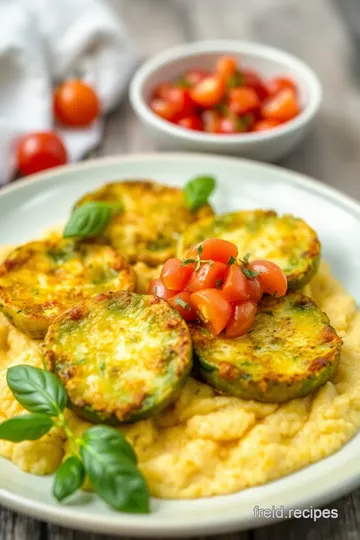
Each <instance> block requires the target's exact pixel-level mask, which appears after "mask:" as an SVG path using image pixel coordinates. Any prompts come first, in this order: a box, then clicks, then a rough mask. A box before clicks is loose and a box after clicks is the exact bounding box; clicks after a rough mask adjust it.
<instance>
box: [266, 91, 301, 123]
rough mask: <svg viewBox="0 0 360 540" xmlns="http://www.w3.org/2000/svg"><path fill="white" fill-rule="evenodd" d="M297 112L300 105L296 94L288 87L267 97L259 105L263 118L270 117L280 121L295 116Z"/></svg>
mask: <svg viewBox="0 0 360 540" xmlns="http://www.w3.org/2000/svg"><path fill="white" fill-rule="evenodd" d="M299 112H300V106H299V102H298V100H297V97H296V94H295V92H294V91H293V90H290V89H289V88H284V89H283V90H280V91H279V92H278V93H277V94H275V96H272V97H270V98H269V99H267V100H266V101H265V102H264V103H263V105H262V107H261V114H262V115H263V117H264V118H271V119H274V120H279V121H280V122H286V121H288V120H291V119H292V118H295V116H297V115H298V114H299Z"/></svg>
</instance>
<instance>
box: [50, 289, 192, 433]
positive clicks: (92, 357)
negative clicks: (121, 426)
mask: <svg viewBox="0 0 360 540" xmlns="http://www.w3.org/2000/svg"><path fill="white" fill-rule="evenodd" d="M45 350H46V363H47V367H48V369H50V370H52V371H54V372H55V373H56V374H57V375H58V377H59V378H60V380H61V381H62V382H63V384H64V385H65V387H66V390H67V393H68V396H69V400H70V403H71V405H72V407H73V408H74V410H75V411H76V412H77V413H78V414H79V415H80V416H82V417H83V418H86V419H88V420H90V421H93V422H105V423H109V424H115V425H116V424H117V423H122V422H132V421H135V420H139V419H141V418H145V417H147V416H151V415H153V414H155V413H157V412H158V411H160V410H161V409H163V408H164V407H165V406H166V405H167V404H169V403H170V402H171V401H172V400H173V399H174V397H175V396H176V394H177V392H178V390H179V389H180V388H181V387H182V385H183V383H184V382H185V380H186V378H187V376H188V374H189V372H190V370H191V368H192V346H191V338H190V332H189V329H188V327H187V325H186V323H185V322H184V320H183V319H182V318H181V316H180V315H179V314H178V313H177V311H175V310H174V309H173V308H172V307H171V306H170V305H169V304H168V303H167V302H166V301H165V300H163V299H161V298H158V297H156V296H152V295H141V294H136V293H131V292H128V291H122V292H114V293H106V294H99V295H97V296H94V297H92V298H90V299H88V300H85V301H83V302H82V303H80V304H77V305H76V306H74V307H73V308H72V309H71V310H69V311H67V312H66V313H64V314H62V315H60V317H59V318H58V319H57V320H56V321H55V322H54V323H53V324H52V325H51V326H50V328H49V331H48V333H47V335H46V338H45Z"/></svg>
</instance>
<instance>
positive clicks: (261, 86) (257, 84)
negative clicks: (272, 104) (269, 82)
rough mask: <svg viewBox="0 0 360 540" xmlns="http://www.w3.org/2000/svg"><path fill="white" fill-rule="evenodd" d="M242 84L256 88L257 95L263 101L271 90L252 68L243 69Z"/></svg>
mask: <svg viewBox="0 0 360 540" xmlns="http://www.w3.org/2000/svg"><path fill="white" fill-rule="evenodd" d="M241 75H242V85H243V86H247V87H249V88H252V89H253V90H255V92H256V94H257V97H258V98H259V99H260V101H263V100H264V99H266V98H267V97H268V96H269V91H268V89H267V87H266V85H265V83H264V81H263V80H262V78H261V77H260V76H259V75H258V74H257V73H256V72H255V71H252V70H251V69H243V70H241Z"/></svg>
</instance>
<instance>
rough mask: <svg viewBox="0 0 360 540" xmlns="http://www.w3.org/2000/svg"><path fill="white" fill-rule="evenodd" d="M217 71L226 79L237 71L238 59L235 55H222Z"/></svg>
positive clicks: (217, 63)
mask: <svg viewBox="0 0 360 540" xmlns="http://www.w3.org/2000/svg"><path fill="white" fill-rule="evenodd" d="M215 71H216V73H217V74H218V75H219V76H220V77H222V78H223V79H224V80H225V81H226V79H228V78H229V77H231V76H232V75H234V73H236V71H237V61H236V58H234V57H233V56H220V58H218V60H217V62H216V65H215Z"/></svg>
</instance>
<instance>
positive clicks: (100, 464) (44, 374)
mask: <svg viewBox="0 0 360 540" xmlns="http://www.w3.org/2000/svg"><path fill="white" fill-rule="evenodd" d="M7 383H8V386H9V388H10V390H11V391H12V393H13V394H14V396H15V398H16V400H17V401H18V402H19V403H20V404H21V405H22V406H23V407H24V408H25V409H27V410H28V411H29V412H30V413H31V414H24V415H21V416H16V417H14V418H11V419H9V420H6V421H5V422H3V423H2V424H0V439H3V440H7V441H12V442H20V441H34V440H37V439H39V438H40V437H42V436H44V435H46V433H48V432H49V431H50V429H51V428H52V427H53V426H57V427H60V428H62V429H63V430H64V433H65V435H66V437H67V438H68V440H69V448H70V451H71V455H70V456H69V457H68V458H67V459H66V461H64V462H63V463H62V465H60V467H59V468H58V470H57V472H56V475H55V481H54V485H53V495H54V497H55V498H56V499H57V500H58V501H62V500H63V499H65V498H67V497H69V496H70V495H72V494H73V493H75V492H76V491H77V490H78V489H79V488H80V487H81V486H82V484H83V482H84V479H85V476H88V478H89V480H90V482H91V485H92V487H93V489H94V490H95V492H96V493H97V494H98V495H99V497H101V498H102V499H103V500H104V501H105V502H107V503H108V504H109V505H110V506H112V507H113V508H115V509H116V510H119V511H122V512H132V513H140V512H141V513H145V512H149V491H148V487H147V485H146V481H145V479H144V477H143V475H142V474H141V472H140V471H139V469H138V468H137V465H136V463H137V458H136V455H135V452H134V450H133V448H132V446H131V445H130V444H129V443H128V442H127V440H126V439H125V437H124V436H123V435H122V434H121V433H120V432H119V431H117V430H116V429H114V428H111V427H109V426H101V425H99V426H94V427H92V428H90V429H88V430H87V431H85V433H84V434H83V435H82V437H80V438H78V437H76V436H75V434H74V433H73V431H72V430H71V428H70V426H69V424H68V422H67V420H66V418H65V415H64V409H65V407H66V405H67V403H68V397H67V394H66V390H65V388H64V386H63V385H62V383H61V382H60V381H59V379H58V378H57V377H56V376H55V375H54V374H53V373H50V372H48V371H46V370H43V369H39V368H36V367H32V366H21V365H20V366H14V367H11V368H9V369H8V371H7Z"/></svg>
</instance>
